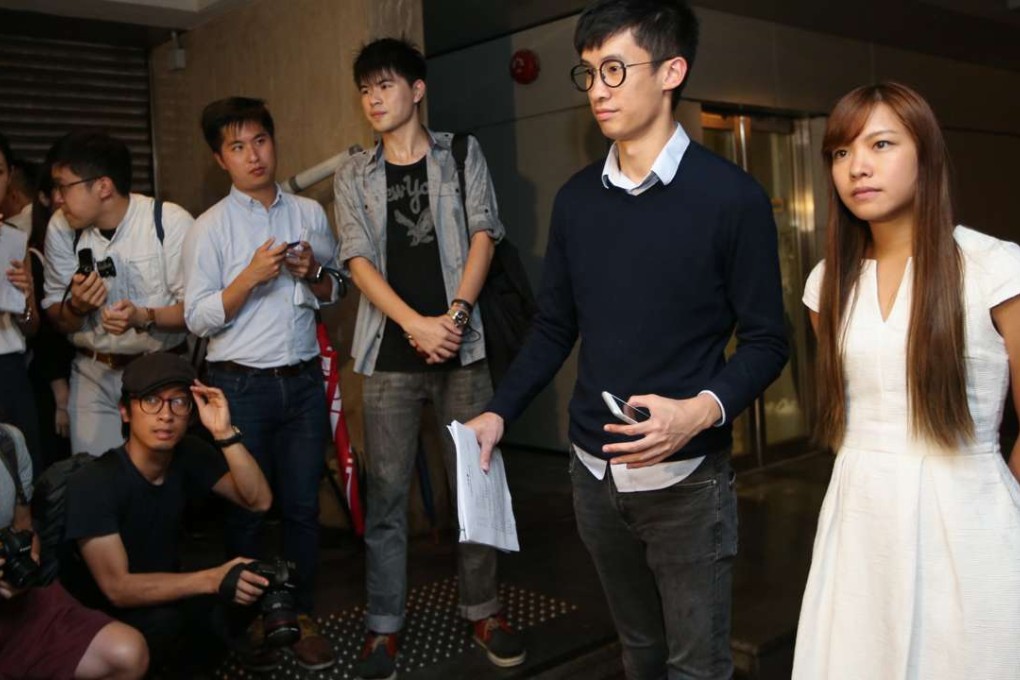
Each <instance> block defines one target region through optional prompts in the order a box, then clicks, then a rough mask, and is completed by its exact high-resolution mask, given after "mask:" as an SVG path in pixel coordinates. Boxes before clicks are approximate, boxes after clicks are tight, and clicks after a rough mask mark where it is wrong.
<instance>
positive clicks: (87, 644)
mask: <svg viewBox="0 0 1020 680" xmlns="http://www.w3.org/2000/svg"><path fill="white" fill-rule="evenodd" d="M0 460H2V464H0V527H2V528H0V678H5V679H6V678H10V679H11V680H18V679H19V678H57V679H66V678H77V679H80V680H85V679H89V680H91V679H96V678H110V679H113V678H118V679H125V680H128V679H134V678H141V677H142V676H143V675H145V671H146V669H147V668H148V664H149V655H148V650H147V648H146V646H145V640H144V639H143V638H142V636H141V635H140V634H139V633H138V631H136V630H134V629H133V628H131V627H129V626H127V625H125V624H123V623H118V622H116V621H114V620H113V619H111V618H110V617H109V616H107V615H106V614H103V613H102V612H98V611H95V610H93V609H87V608H85V607H84V606H82V605H81V604H79V603H78V602H77V601H76V600H75V599H74V598H72V597H71V596H70V595H69V594H68V593H67V591H66V590H64V588H63V587H62V586H61V585H60V583H59V582H57V583H53V584H50V585H48V586H46V587H42V588H38V587H34V584H35V582H36V580H37V576H38V572H39V541H38V539H37V538H36V536H35V534H34V533H33V531H32V515H31V511H30V509H29V505H28V502H29V500H30V499H31V495H32V462H31V460H30V458H29V456H28V450H27V449H26V447H25V440H24V438H23V437H22V436H21V433H20V432H19V431H18V430H17V429H16V428H14V427H12V426H10V425H5V424H0Z"/></svg>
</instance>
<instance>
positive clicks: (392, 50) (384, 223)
mask: <svg viewBox="0 0 1020 680" xmlns="http://www.w3.org/2000/svg"><path fill="white" fill-rule="evenodd" d="M425 70H426V69H425V59H424V57H423V56H422V54H421V52H419V51H418V50H417V49H416V48H415V47H414V46H412V45H410V44H408V43H407V42H405V41H402V40H396V39H392V38H385V39H382V40H377V41H375V42H373V43H371V44H369V45H367V46H365V47H364V48H363V49H362V50H361V53H360V54H359V55H358V58H357V60H356V62H355V64H354V81H355V84H356V85H357V86H358V88H359V90H360V92H361V104H362V108H363V110H364V112H365V116H366V118H367V119H368V121H369V123H371V125H372V127H373V129H374V130H375V131H376V132H377V133H379V134H380V136H381V140H380V142H379V143H378V144H377V145H376V146H375V148H374V149H372V150H369V151H364V152H362V153H359V154H355V155H353V156H352V157H351V158H350V159H349V160H348V161H347V162H346V163H344V164H343V165H342V166H341V167H340V168H339V169H338V170H337V173H336V180H335V183H334V193H335V196H336V215H337V224H338V227H339V230H340V258H339V259H340V261H341V263H342V264H343V265H344V266H346V267H347V268H348V269H349V270H350V272H351V276H352V278H353V279H354V283H355V284H356V285H357V286H358V288H359V289H360V290H361V294H362V297H361V302H360V306H359V307H358V318H357V325H356V328H355V335H354V346H353V351H352V353H353V356H354V362H355V363H354V369H355V371H357V372H358V373H361V374H363V375H364V376H365V388H364V417H365V448H366V450H367V451H366V453H367V457H368V480H369V483H368V521H367V527H366V537H365V544H366V547H367V554H368V565H367V571H368V575H367V588H368V607H367V613H366V617H365V618H366V621H365V623H366V626H367V628H368V636H367V640H366V644H365V648H364V651H363V653H362V657H361V660H360V661H359V663H358V666H357V668H356V672H357V676H358V677H359V678H362V679H363V680H376V679H378V678H393V677H396V671H395V662H396V654H397V639H396V636H397V633H398V632H399V631H400V630H401V628H402V627H403V625H404V607H405V600H406V595H407V498H408V492H409V490H410V485H411V475H412V471H413V470H414V459H415V455H416V453H417V451H418V432H419V426H420V424H421V409H422V406H424V405H425V403H426V402H432V404H433V405H434V407H435V410H436V413H437V416H438V419H439V421H440V425H441V426H442V425H444V424H446V423H448V422H450V421H451V420H459V421H465V420H468V419H469V418H472V417H474V416H476V415H477V414H478V413H480V412H481V411H482V408H483V407H484V406H485V404H486V402H487V401H488V399H489V397H490V396H491V395H492V384H491V381H490V378H489V373H488V369H487V365H486V361H485V344H484V342H483V340H484V333H485V329H484V328H482V324H481V317H480V315H479V312H478V309H476V308H475V307H474V303H475V301H476V300H477V298H478V294H479V292H480V291H481V289H482V285H483V283H484V282H485V277H486V274H487V273H488V270H489V263H490V262H491V260H492V256H493V252H494V248H495V244H496V242H498V241H499V240H500V239H501V238H502V237H503V233H504V230H503V225H502V224H501V223H500V221H499V217H498V214H497V210H496V197H495V193H494V190H493V186H492V180H491V178H490V177H489V172H488V169H487V167H486V164H485V159H484V157H483V156H482V152H481V150H480V148H479V146H478V143H477V142H476V141H475V140H474V139H469V142H468V150H467V158H466V162H465V170H464V172H465V187H466V196H465V197H464V198H465V200H463V201H462V198H461V196H460V191H459V184H458V174H457V167H456V161H455V160H454V157H453V154H452V151H451V142H452V139H453V136H452V135H451V134H449V133H438V132H432V131H431V130H428V129H426V128H425V127H423V126H422V124H421V120H420V116H419V106H420V104H421V101H422V98H423V97H424V96H425ZM465 206H466V212H467V215H466V216H465ZM441 429H442V428H441ZM444 432H445V430H444ZM454 455H455V454H454V448H453V442H452V441H450V440H449V438H448V436H444V460H445V463H446V471H447V476H448V479H449V484H450V488H451V490H453V492H454V494H455V493H456V462H455V459H454ZM458 579H459V580H458V582H459V586H460V613H461V614H462V615H463V616H464V617H466V618H467V619H469V620H470V621H472V622H473V625H474V639H475V641H476V642H478V644H480V645H481V646H482V647H484V648H485V649H486V651H487V653H488V657H489V660H490V661H492V662H493V663H494V664H496V665H498V666H504V667H507V666H515V665H517V664H520V663H522V662H523V661H524V656H525V652H524V648H523V646H522V644H521V641H520V638H519V636H518V635H517V634H516V633H515V632H514V631H513V630H512V629H511V628H510V627H509V625H508V624H507V622H506V619H505V618H504V617H503V615H502V614H501V610H502V605H501V604H500V602H499V599H498V596H497V584H496V552H495V550H494V549H493V548H491V547H487V546H480V545H468V544H462V545H460V546H459V556H458Z"/></svg>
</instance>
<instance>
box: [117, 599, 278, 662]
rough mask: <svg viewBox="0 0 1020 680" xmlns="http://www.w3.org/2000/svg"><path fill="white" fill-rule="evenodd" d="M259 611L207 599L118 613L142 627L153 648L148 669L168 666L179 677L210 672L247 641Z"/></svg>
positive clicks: (130, 624)
mask: <svg viewBox="0 0 1020 680" xmlns="http://www.w3.org/2000/svg"><path fill="white" fill-rule="evenodd" d="M257 613H258V605H255V606H253V607H240V606H236V605H228V604H225V603H224V602H222V601H221V600H220V599H219V598H217V597H215V596H212V595H207V596H204V597H192V598H188V599H185V600H179V601H177V602H171V603H168V604H164V605H158V606H154V607H137V608H134V609H115V610H113V611H111V612H110V616H113V617H114V618H116V619H119V620H120V621H123V622H124V623H126V624H128V625H129V626H132V627H134V628H137V629H138V631H139V632H140V633H141V634H142V636H144V637H145V642H146V643H147V644H148V645H149V656H150V659H151V660H150V662H149V668H150V669H151V670H152V671H153V672H158V671H160V670H161V669H163V667H164V666H169V667H170V670H171V671H174V672H176V673H175V675H174V677H176V676H177V675H179V674H182V673H183V675H180V677H189V676H190V672H191V671H200V670H203V669H204V670H210V669H212V668H213V667H215V666H216V665H217V664H218V663H219V662H220V661H221V660H222V659H223V657H224V656H225V655H226V653H227V650H228V649H229V648H239V647H240V646H241V645H242V644H243V643H244V632H245V628H246V627H247V626H248V624H249V623H250V622H251V620H252V619H253V618H254V617H255V615H256V614H257Z"/></svg>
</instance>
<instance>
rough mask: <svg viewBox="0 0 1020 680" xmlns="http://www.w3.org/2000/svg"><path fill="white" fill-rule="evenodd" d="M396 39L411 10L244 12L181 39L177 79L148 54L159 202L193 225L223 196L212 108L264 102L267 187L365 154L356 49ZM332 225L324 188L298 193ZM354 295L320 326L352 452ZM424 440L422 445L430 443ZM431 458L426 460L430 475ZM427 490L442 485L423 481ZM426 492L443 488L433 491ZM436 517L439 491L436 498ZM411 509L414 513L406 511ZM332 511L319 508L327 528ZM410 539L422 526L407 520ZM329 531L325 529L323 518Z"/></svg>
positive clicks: (409, 3) (357, 430)
mask: <svg viewBox="0 0 1020 680" xmlns="http://www.w3.org/2000/svg"><path fill="white" fill-rule="evenodd" d="M387 35H393V36H400V35H405V36H407V37H408V38H410V39H411V40H413V41H414V42H416V43H418V44H419V45H422V44H423V42H424V39H423V35H422V17H421V0H256V1H255V2H251V3H249V4H246V5H244V6H243V7H240V8H238V9H235V10H232V11H230V12H228V13H226V14H223V15H221V16H218V17H216V18H215V19H214V20H212V21H210V22H209V23H207V24H204V25H202V26H200V27H199V28H197V29H195V30H193V31H190V32H188V33H185V34H184V35H182V36H181V42H182V45H183V47H184V49H185V50H186V52H187V67H186V68H185V69H183V70H180V71H172V70H170V69H169V59H170V50H171V45H170V44H169V43H168V44H165V45H162V46H160V47H157V48H156V49H154V50H153V52H152V55H151V57H152V58H151V69H152V85H153V90H152V102H153V112H154V114H153V134H154V137H155V150H156V151H155V155H156V162H157V173H158V177H157V187H158V192H159V194H160V197H161V198H163V199H165V200H169V201H174V202H176V203H180V204H181V205H183V206H184V207H185V208H187V209H188V210H189V211H191V212H192V213H193V214H195V215H198V214H199V213H201V212H202V211H203V210H205V209H206V208H208V207H209V206H210V205H212V204H213V203H215V202H216V201H218V200H219V199H220V198H222V197H223V196H224V194H225V193H226V192H227V191H228V189H229V187H230V183H229V180H228V179H227V177H226V175H225V173H224V172H223V171H222V170H220V169H219V167H218V166H217V165H216V164H215V162H214V161H213V159H212V156H211V154H210V151H209V148H208V147H207V146H206V144H205V142H204V140H203V138H202V133H201V130H200V129H199V117H200V115H201V112H202V108H203V107H204V106H205V105H206V104H207V103H209V102H210V101H213V100H215V99H219V98H222V97H227V96H231V95H245V96H251V97H259V98H262V99H265V100H266V102H267V104H268V106H269V109H270V111H271V112H272V114H273V118H274V120H275V123H276V142H277V158H278V163H279V168H278V177H279V178H280V179H285V178H287V177H290V176H291V175H293V174H295V173H297V172H300V171H301V170H304V169H306V168H308V167H310V166H312V165H315V164H316V163H318V162H320V161H322V160H325V159H326V158H328V157H330V156H332V155H334V154H336V153H337V152H338V151H341V150H343V149H346V148H347V147H349V146H350V145H351V144H356V143H357V144H362V145H368V144H370V143H371V141H372V133H371V128H370V127H369V126H368V124H367V123H366V122H365V119H364V117H363V115H362V113H361V108H360V104H359V101H358V97H357V91H356V90H355V88H354V85H353V81H352V76H351V68H352V66H353V62H354V57H355V55H356V52H357V50H358V49H359V48H360V47H361V45H362V44H364V43H365V42H367V41H369V40H372V39H374V38H378V37H383V36H387ZM305 195H306V196H309V197H310V198H314V199H316V200H318V201H320V202H321V203H322V204H323V205H324V206H325V208H326V212H327V214H328V215H329V216H330V219H331V220H332V217H333V215H332V212H333V207H332V202H333V201H332V191H331V182H329V181H326V182H320V183H319V184H318V185H316V186H314V187H312V188H311V189H310V190H309V191H307V192H306V193H305ZM356 305H357V293H356V292H355V293H354V294H353V295H350V296H349V297H348V299H347V300H345V301H344V302H343V303H342V304H341V305H339V306H338V307H334V308H332V309H331V310H329V311H328V312H327V314H326V322H327V323H328V324H329V325H330V327H331V329H332V331H333V339H334V343H335V344H336V346H337V349H338V351H339V352H340V356H341V358H343V359H346V363H345V365H344V370H343V374H342V378H341V380H342V384H343V388H344V407H345V411H346V413H347V417H348V421H349V423H350V427H351V435H352V439H353V441H354V445H355V447H356V448H357V449H358V450H361V451H363V450H364V446H363V436H362V426H361V382H360V380H359V379H357V377H356V376H355V375H354V374H353V373H352V371H351V361H350V359H349V356H350V340H349V339H350V337H351V332H350V331H351V329H352V328H353V324H354V313H355V309H356ZM433 439H434V436H433ZM437 460H438V458H436V457H433V461H432V462H433V463H436V462H437ZM432 479H433V480H434V482H436V481H441V480H442V479H443V476H442V472H441V471H440V470H438V469H435V470H433V474H432ZM435 486H437V487H443V486H445V485H443V484H441V483H436V484H435ZM435 491H436V494H437V497H438V498H437V500H438V501H439V504H440V507H443V504H444V502H445V493H444V490H443V488H437V489H436V490H435ZM412 507H416V508H419V507H420V504H419V503H418V502H417V501H416V500H415V501H412ZM337 511H338V509H337V508H336V504H335V502H332V501H329V502H326V500H325V499H324V502H323V513H324V516H328V515H331V516H332V518H333V519H336V515H337ZM415 519H416V524H417V525H418V526H419V528H420V527H421V525H422V522H423V519H422V517H421V516H420V513H415ZM326 520H327V521H329V518H328V517H326Z"/></svg>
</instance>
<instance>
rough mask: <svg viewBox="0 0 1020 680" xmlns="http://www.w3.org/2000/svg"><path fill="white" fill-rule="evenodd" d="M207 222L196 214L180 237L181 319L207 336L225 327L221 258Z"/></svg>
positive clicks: (226, 325)
mask: <svg viewBox="0 0 1020 680" xmlns="http://www.w3.org/2000/svg"><path fill="white" fill-rule="evenodd" d="M220 257H221V255H220V249H219V248H218V247H216V245H215V244H214V243H213V242H212V234H211V233H210V231H209V222H207V221H205V220H202V219H201V218H199V220H198V221H197V222H195V224H194V226H193V227H192V228H191V229H190V230H189V232H188V235H187V236H186V237H185V239H184V323H185V324H187V326H188V330H190V331H191V332H192V333H194V334H195V335H197V336H199V337H201V338H207V337H209V336H211V335H215V334H216V333H219V332H220V331H222V330H223V329H224V328H228V327H229V326H230V323H228V322H227V314H226V311H224V309H223V289H224V288H225V285H224V284H223V262H222V261H221V259H220Z"/></svg>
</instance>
